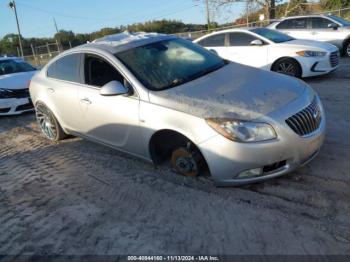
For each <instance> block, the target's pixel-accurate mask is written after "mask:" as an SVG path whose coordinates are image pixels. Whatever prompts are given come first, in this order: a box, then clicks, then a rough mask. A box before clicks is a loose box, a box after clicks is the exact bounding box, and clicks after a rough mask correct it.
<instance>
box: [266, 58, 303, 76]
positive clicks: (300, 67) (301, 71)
mask: <svg viewBox="0 0 350 262" xmlns="http://www.w3.org/2000/svg"><path fill="white" fill-rule="evenodd" d="M283 59H291V60H293V61H295V62H296V63H297V65H298V66H299V69H300V74H301V75H300V76H301V77H302V76H303V67H302V66H301V64H300V62H299V61H298V60H297V59H295V58H294V57H291V56H282V57H279V58H278V59H276V60H275V61H274V62H273V63H272V64H271V67H270V71H273V70H272V69H273V67H274V66H275V65H276V64H277V63H278V62H280V61H281V60H283Z"/></svg>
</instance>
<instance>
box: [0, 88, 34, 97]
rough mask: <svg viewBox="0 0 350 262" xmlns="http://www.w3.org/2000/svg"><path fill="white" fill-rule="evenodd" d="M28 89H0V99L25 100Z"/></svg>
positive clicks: (27, 95)
mask: <svg viewBox="0 0 350 262" xmlns="http://www.w3.org/2000/svg"><path fill="white" fill-rule="evenodd" d="M27 97H29V89H28V88H26V89H0V98H27Z"/></svg>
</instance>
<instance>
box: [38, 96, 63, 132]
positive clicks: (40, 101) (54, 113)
mask: <svg viewBox="0 0 350 262" xmlns="http://www.w3.org/2000/svg"><path fill="white" fill-rule="evenodd" d="M38 104H42V105H44V106H46V107H47V108H48V109H49V110H50V111H51V113H52V114H53V116H54V117H55V118H56V120H57V122H58V124H59V125H60V126H61V128H62V129H63V131H64V132H65V133H66V134H69V131H68V130H67V129H66V128H65V127H64V125H62V119H61V118H60V117H59V116H58V114H57V112H56V110H55V108H54V107H50V106H49V105H48V104H47V103H45V102H44V101H42V100H40V99H38V100H36V101H35V103H34V107H35V108H36V107H37V105H38Z"/></svg>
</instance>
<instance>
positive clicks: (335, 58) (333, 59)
mask: <svg viewBox="0 0 350 262" xmlns="http://www.w3.org/2000/svg"><path fill="white" fill-rule="evenodd" d="M329 62H330V63H331V66H332V67H336V66H337V65H338V64H339V52H333V53H331V56H330V57H329Z"/></svg>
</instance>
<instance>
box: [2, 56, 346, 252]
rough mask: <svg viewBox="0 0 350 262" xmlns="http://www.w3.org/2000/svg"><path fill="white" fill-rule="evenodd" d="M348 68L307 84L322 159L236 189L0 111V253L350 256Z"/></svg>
mask: <svg viewBox="0 0 350 262" xmlns="http://www.w3.org/2000/svg"><path fill="white" fill-rule="evenodd" d="M349 72H350V59H343V60H342V62H341V67H340V68H339V70H338V71H336V72H335V73H333V74H331V75H330V76H325V77H318V78H313V79H309V80H307V82H308V83H309V84H310V85H311V86H312V87H313V88H314V89H315V90H317V91H318V93H319V94H320V96H321V99H322V101H323V102H324V105H325V108H326V111H327V116H328V135H327V139H326V142H325V145H324V147H323V148H322V150H321V152H320V154H319V156H318V157H317V158H316V159H315V160H314V161H313V162H311V163H310V164H309V165H307V166H306V167H304V168H302V169H300V170H298V171H297V172H294V173H292V174H290V175H288V176H284V177H281V178H278V179H274V180H270V181H268V182H265V183H261V184H256V185H251V186H246V187H241V188H216V187H215V186H214V185H213V183H212V182H211V180H210V179H208V178H204V177H202V178H197V179H193V178H183V177H180V176H177V175H176V174H174V173H172V172H171V171H170V170H169V169H168V168H166V167H161V168H156V167H154V166H152V165H150V164H148V163H145V162H143V161H142V160H139V159H135V158H132V157H129V156H126V155H125V154H121V153H119V152H116V151H114V150H111V149H109V148H106V147H103V146H100V145H96V144H94V143H91V142H88V141H85V140H82V139H79V138H73V139H69V140H66V141H64V142H60V143H50V142H48V141H47V140H46V139H45V138H44V137H43V136H42V135H41V133H40V132H39V130H38V127H37V125H36V123H35V119H34V115H32V114H26V115H22V116H16V117H5V118H4V117H3V118H0V254H12V255H18V254H36V255H43V254H74V255H76V254H78V255H79V254H85V255H86V254H92V255H96V254H97V255H98V254H133V255H135V254H153V255H159V254H177V255H178V254H203V253H205V254H215V255H219V254H350V173H349V170H350V161H349V159H350V132H349V129H350V103H349V101H350V74H349Z"/></svg>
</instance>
